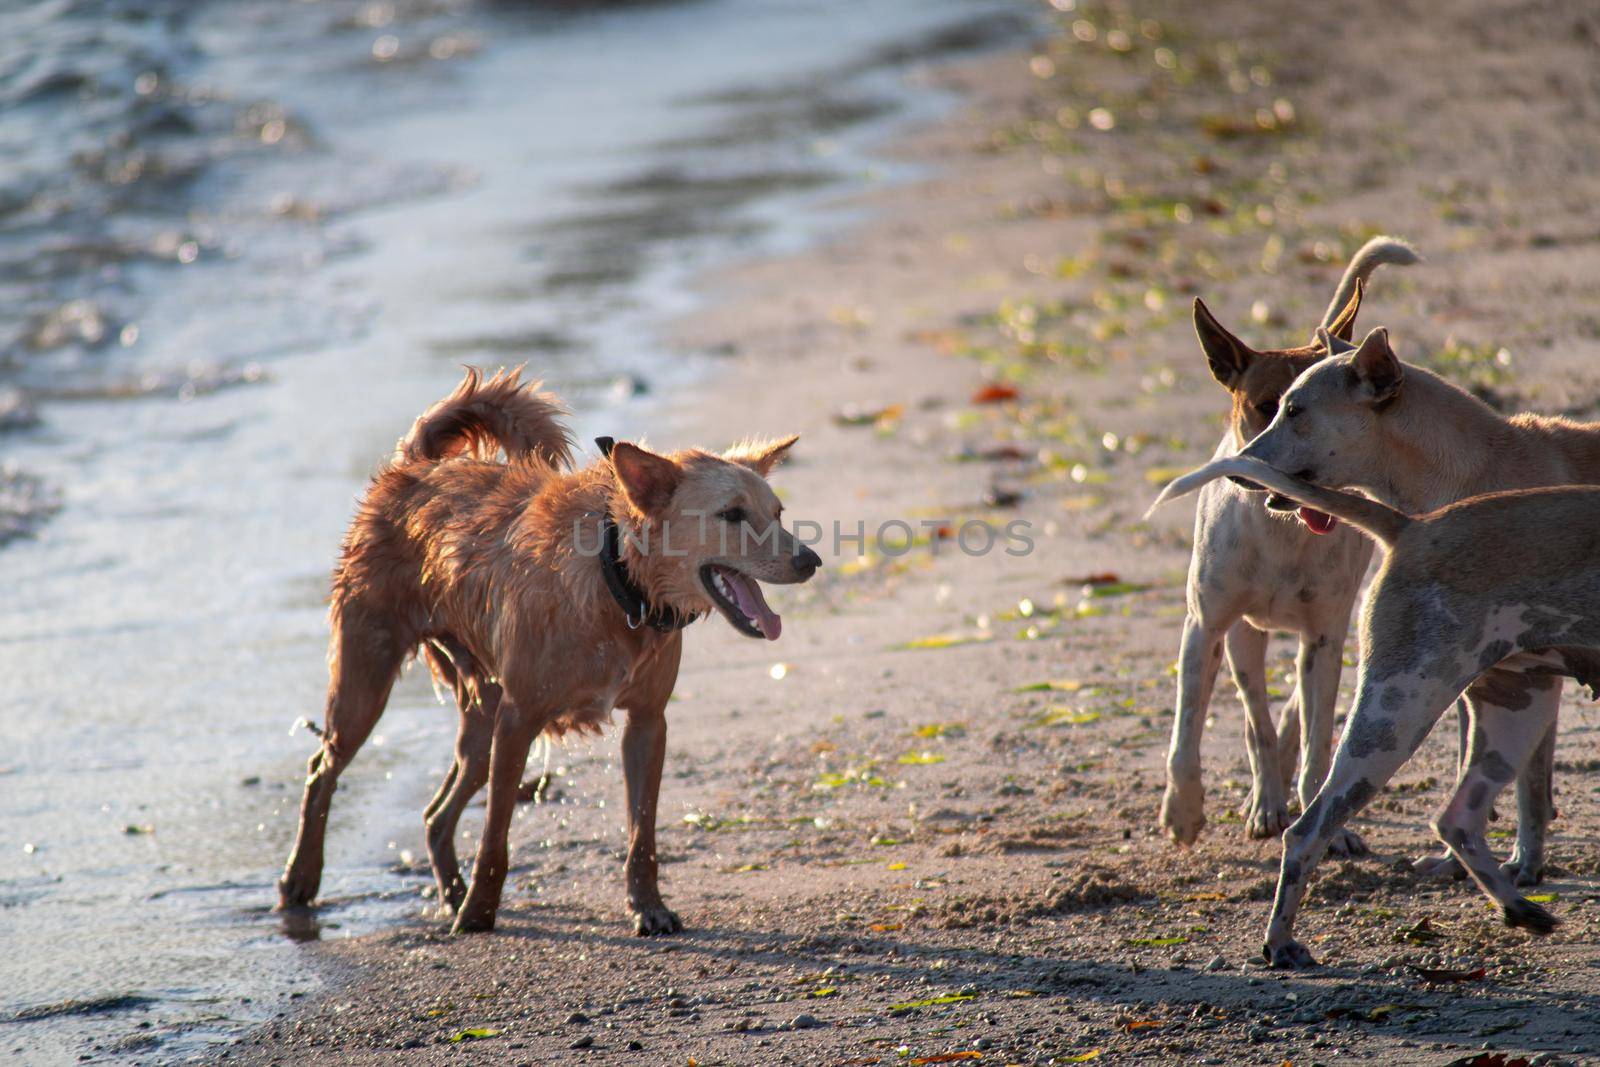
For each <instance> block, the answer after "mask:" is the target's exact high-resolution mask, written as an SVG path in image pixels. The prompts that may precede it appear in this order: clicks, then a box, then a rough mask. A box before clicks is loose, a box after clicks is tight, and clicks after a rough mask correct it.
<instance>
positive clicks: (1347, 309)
mask: <svg viewBox="0 0 1600 1067" xmlns="http://www.w3.org/2000/svg"><path fill="white" fill-rule="evenodd" d="M1366 292H1367V283H1366V282H1364V281H1362V280H1361V279H1360V278H1357V279H1356V287H1355V289H1354V290H1352V291H1351V293H1350V299H1349V301H1348V302H1347V303H1346V304H1345V306H1344V309H1343V310H1341V311H1340V312H1339V314H1337V315H1335V316H1334V319H1333V321H1332V322H1330V323H1328V332H1329V333H1331V334H1333V336H1335V337H1337V338H1338V339H1339V340H1341V341H1348V340H1350V338H1351V337H1352V336H1354V331H1355V328H1356V312H1358V311H1360V310H1361V298H1362V297H1363V296H1365V295H1366Z"/></svg>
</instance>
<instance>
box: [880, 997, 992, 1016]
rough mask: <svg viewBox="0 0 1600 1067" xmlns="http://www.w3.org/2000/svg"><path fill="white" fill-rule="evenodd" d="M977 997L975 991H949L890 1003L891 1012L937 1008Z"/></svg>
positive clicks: (896, 1013)
mask: <svg viewBox="0 0 1600 1067" xmlns="http://www.w3.org/2000/svg"><path fill="white" fill-rule="evenodd" d="M976 997H977V994H975V993H949V994H946V995H945V996H942V997H929V998H928V999H927V1000H908V1001H906V1002H905V1003H904V1004H891V1005H889V1012H890V1014H892V1015H900V1014H902V1013H904V1012H908V1011H916V1010H917V1009H918V1008H937V1007H938V1006H939V1005H941V1004H960V1003H961V1002H962V1001H964V1000H974V999H976Z"/></svg>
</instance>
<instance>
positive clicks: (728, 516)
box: [717, 508, 744, 526]
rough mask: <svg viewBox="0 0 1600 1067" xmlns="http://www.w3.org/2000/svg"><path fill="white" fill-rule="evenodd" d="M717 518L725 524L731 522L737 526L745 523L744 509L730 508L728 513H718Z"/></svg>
mask: <svg viewBox="0 0 1600 1067" xmlns="http://www.w3.org/2000/svg"><path fill="white" fill-rule="evenodd" d="M717 518H719V519H721V520H722V521H723V522H731V523H733V524H734V525H735V526H739V525H742V524H743V523H744V508H729V509H728V510H727V511H719V512H717Z"/></svg>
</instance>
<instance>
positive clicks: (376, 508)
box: [279, 371, 820, 933]
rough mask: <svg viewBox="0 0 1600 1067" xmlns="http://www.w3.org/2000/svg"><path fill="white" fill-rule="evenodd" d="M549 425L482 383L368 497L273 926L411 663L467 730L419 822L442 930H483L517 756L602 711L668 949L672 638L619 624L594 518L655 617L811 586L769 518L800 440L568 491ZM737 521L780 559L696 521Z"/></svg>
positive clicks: (464, 391) (529, 394) (399, 453)
mask: <svg viewBox="0 0 1600 1067" xmlns="http://www.w3.org/2000/svg"><path fill="white" fill-rule="evenodd" d="M563 415H564V412H563V410H562V408H561V407H560V405H559V403H558V402H557V401H556V399H555V398H554V397H552V396H550V395H548V394H542V393H538V392H536V385H526V384H523V383H522V382H521V381H520V378H519V374H518V372H511V373H509V374H508V373H501V374H497V375H495V376H494V377H492V378H489V379H487V380H485V379H484V378H483V377H482V376H481V375H480V374H479V373H478V372H477V371H470V372H469V373H468V374H467V376H466V378H465V380H464V381H463V382H462V383H461V385H460V386H459V387H458V388H457V389H456V390H455V391H454V392H453V393H452V394H451V395H450V396H449V397H447V398H445V399H444V400H443V401H441V402H439V403H438V404H436V405H434V406H433V407H432V408H430V409H429V410H428V412H426V413H425V414H424V415H423V416H422V417H421V418H419V419H418V420H417V423H416V425H415V426H413V428H412V430H411V432H410V434H409V435H407V437H406V438H405V439H403V440H402V441H401V442H400V445H399V447H398V449H397V450H396V454H395V456H394V458H393V459H392V460H391V462H389V463H388V464H387V465H386V466H385V467H384V468H383V469H382V470H380V471H379V472H378V473H377V475H376V476H374V478H373V480H372V484H371V486H370V487H369V488H368V490H367V493H366V495H365V496H364V497H363V499H362V501H361V503H360V506H359V508H358V509H357V513H356V516H355V518H354V520H353V521H352V522H351V524H350V528H349V531H348V533H347V534H346V536H345V540H344V546H343V552H342V554H341V556H340V559H339V563H338V566H337V568H336V569H335V572H334V578H333V590H332V603H331V607H330V610H329V622H330V627H331V630H332V636H331V642H330V646H329V653H328V664H329V672H330V682H329V692H328V703H327V710H326V725H325V729H324V731H323V734H322V745H321V747H320V749H319V751H318V752H317V753H316V755H314V756H313V757H312V759H311V763H310V767H309V772H308V776H307V781H306V791H305V797H304V801H303V804H302V811H301V821H300V828H299V834H298V837H297V840H296V842H295V846H294V850H293V852H292V853H291V855H290V858H289V862H288V865H287V867H286V869H285V872H284V876H283V878H282V880H281V881H280V882H279V898H280V906H282V907H284V908H297V907H305V906H309V905H310V904H311V902H312V901H313V900H314V899H315V897H316V894H317V890H318V887H319V885H320V881H321V874H322V865H323V839H324V834H325V829H326V823H327V817H328V808H329V804H330V803H331V799H332V794H333V790H334V787H335V783H336V781H337V778H338V775H339V772H340V771H341V770H342V769H343V768H344V767H345V766H346V765H347V764H348V763H349V761H350V760H351V759H352V758H353V757H354V756H355V754H356V751H357V750H358V749H359V748H360V747H361V745H362V743H363V742H364V741H365V740H366V739H367V737H368V735H369V734H370V733H371V731H372V728H373V727H374V726H375V725H376V723H377V721H378V718H379V716H380V715H381V714H382V712H383V708H384V705H385V703H386V702H387V700H388V695H389V691H390V688H391V686H392V685H393V683H394V680H395V678H396V677H397V676H398V674H399V672H400V669H401V667H402V665H403V664H404V662H405V661H406V660H407V659H408V658H409V657H410V656H411V655H413V654H414V653H417V652H418V651H420V652H421V653H422V655H423V656H424V658H425V660H426V662H427V663H428V666H429V668H430V670H431V671H432V672H433V674H434V676H435V678H436V679H437V680H438V681H439V682H440V683H441V684H442V685H443V686H445V687H446V688H448V689H449V690H450V691H451V692H452V693H453V694H454V695H455V697H456V702H457V706H458V709H459V711H460V714H461V726H460V731H459V734H458V738H457V745H456V760H455V763H454V765H453V766H452V768H451V771H450V773H449V776H448V777H447V779H446V781H445V782H444V784H443V785H442V786H441V787H440V790H439V792H438V794H437V795H436V796H435V797H434V800H433V802H432V803H431V804H430V805H429V806H428V812H427V826H428V846H429V855H430V859H431V861H432V863H433V868H434V875H435V878H436V879H437V881H438V887H439V892H440V899H441V901H442V902H443V903H444V904H445V905H446V906H447V907H448V908H450V909H451V910H453V911H454V912H455V928H456V930H457V931H469V930H487V929H492V928H493V925H494V921H495V915H496V912H497V910H498V906H499V901H500V894H501V889H502V886H503V883H504V880H505V876H506V870H507V867H508V862H509V857H508V853H507V844H506V835H507V831H508V829H509V825H510V821H511V815H512V812H513V808H514V804H515V798H516V792H517V787H518V784H519V782H520V779H521V775H522V771H523V765H524V763H525V761H526V758H527V754H528V749H529V746H530V745H531V743H532V742H533V741H534V739H535V738H536V737H538V736H539V735H541V734H545V735H553V736H560V735H562V734H565V733H569V732H574V731H576V732H595V731H598V730H599V729H600V727H601V726H602V725H603V724H605V723H606V722H608V721H609V720H610V718H611V715H612V712H613V709H620V710H623V711H624V712H626V714H627V719H626V722H625V725H624V729H623V744H622V749H623V753H622V754H623V760H622V762H623V769H624V774H625V778H626V784H627V790H628V798H629V823H630V844H629V851H628V858H627V864H626V874H627V882H628V897H629V906H630V909H631V911H632V912H633V914H634V919H635V925H636V929H637V931H638V932H639V933H662V932H670V931H672V930H675V929H677V928H678V919H677V917H676V916H675V915H673V914H672V913H671V912H670V911H669V910H668V909H667V908H666V907H665V905H664V904H663V903H662V901H661V897H660V894H659V891H658V889H657V885H656V858H655V808H656V794H657V792H658V790H659V787H660V779H661V765H662V758H663V754H664V751H665V744H666V719H665V709H666V704H667V701H668V699H669V698H670V696H671V694H672V689H673V685H674V683H675V681H676V678H677V671H678V662H679V656H680V653H681V650H682V631H672V632H666V633H663V632H659V631H657V630H655V629H653V628H651V627H650V626H648V625H642V626H637V627H636V628H635V627H633V626H630V625H629V622H628V620H627V618H626V616H625V615H624V612H623V611H622V609H621V608H620V606H619V605H618V604H617V602H616V600H615V599H614V598H613V596H612V595H611V593H610V591H609V589H608V588H607V586H606V584H605V581H604V578H603V576H602V572H601V568H600V564H599V561H598V560H597V559H596V558H595V554H596V552H597V551H598V546H599V543H600V542H599V538H600V533H599V528H600V523H601V520H602V517H605V516H609V517H610V518H611V519H612V521H614V522H615V523H616V524H617V525H618V527H619V529H620V530H621V531H623V533H624V536H623V537H622V542H621V543H622V550H621V555H622V559H623V562H624V564H625V565H626V567H627V569H628V572H629V574H630V576H631V578H632V579H633V581H634V582H635V583H636V584H637V585H638V586H639V587H640V588H641V589H642V590H643V591H644V592H645V594H646V596H647V599H648V600H649V601H650V603H651V604H652V605H655V606H670V607H673V608H676V609H678V610H679V611H680V612H684V613H713V611H714V603H713V601H712V600H711V598H710V597H709V595H708V594H707V591H706V589H705V587H704V584H703V581H702V579H701V577H700V568H701V566H702V565H703V564H706V563H708V562H716V563H719V564H721V565H723V566H727V567H729V568H731V569H734V570H737V571H740V572H742V573H743V574H746V575H748V576H750V577H752V578H754V579H757V580H759V581H763V582H778V583H792V582H799V581H804V580H806V579H807V578H809V577H810V576H811V574H812V573H813V572H814V571H815V569H816V566H817V565H818V564H819V563H820V560H818V559H817V557H816V555H815V553H813V552H811V551H810V549H808V548H806V547H805V546H803V545H800V544H799V543H798V542H797V541H796V540H795V539H794V537H793V535H792V534H790V533H789V531H787V530H784V529H783V528H782V527H781V525H779V517H780V514H781V511H782V507H781V505H780V504H779V503H778V500H777V497H776V496H775V495H774V494H773V492H772V489H771V488H770V486H768V484H767V482H766V478H765V476H766V474H767V473H768V472H769V471H770V470H771V469H772V467H773V466H774V465H775V464H776V463H777V462H778V461H779V460H781V459H782V457H783V456H784V455H785V454H786V453H787V451H788V449H789V448H790V446H792V445H793V444H794V441H795V439H794V438H792V437H791V438H788V439H785V440H783V441H778V442H774V443H767V444H755V443H751V444H747V445H744V446H741V447H739V448H738V449H735V450H734V451H732V452H730V453H728V454H727V455H715V454H713V453H710V452H705V451H700V450H689V451H684V452H678V453H674V454H672V455H658V454H656V453H653V452H650V451H648V450H646V449H644V448H642V447H640V446H637V445H633V444H630V443H627V442H623V443H619V444H617V445H616V446H615V447H614V448H613V450H612V453H611V458H610V459H609V460H600V461H598V462H595V463H592V464H591V465H589V466H587V467H585V468H582V469H579V470H571V469H569V465H570V459H571V441H570V439H569V437H568V435H567V431H566V428H565V426H564V424H563V421H562V417H563ZM496 453H503V454H504V459H503V460H502V459H497V458H494V457H495V455H496ZM730 507H738V508H742V509H743V510H744V511H745V512H746V513H747V514H748V516H749V522H750V523H751V524H752V525H753V526H755V527H756V528H758V529H772V530H775V531H776V533H775V535H774V537H773V539H772V540H769V541H768V542H765V543H757V544H755V545H751V544H750V543H749V542H748V541H747V540H746V539H742V538H739V537H732V538H728V537H726V536H725V533H726V531H724V530H722V529H721V528H720V527H719V526H718V522H719V520H717V519H715V518H711V519H709V521H708V522H702V521H700V520H699V519H698V518H695V517H693V516H695V515H696V513H699V514H701V515H704V516H714V515H715V514H716V513H718V512H721V511H723V510H725V509H727V508H730ZM669 528H670V536H671V546H670V547H671V554H669V553H668V552H667V551H666V546H665V544H664V543H663V538H664V537H665V536H666V532H667V531H668V529H669ZM730 549H731V550H730ZM485 783H487V784H488V786H489V802H488V805H489V806H488V815H487V818H486V823H485V828H484V833H483V836H482V840H481V844H480V847H479V850H478V855H477V860H476V863H475V866H474V870H473V876H472V881H471V883H470V886H469V885H468V883H466V882H465V881H464V880H463V879H462V877H461V875H460V871H459V868H458V865H457V863H456V858H455V852H454V844H453V841H454V835H455V829H456V822H457V820H458V819H459V818H460V815H461V812H462V810H463V809H464V808H465V807H466V804H467V802H468V801H469V800H470V799H471V798H472V796H473V795H474V794H475V793H476V792H477V791H478V790H479V789H481V788H483V786H484V784H485Z"/></svg>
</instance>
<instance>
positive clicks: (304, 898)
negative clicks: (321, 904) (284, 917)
mask: <svg viewBox="0 0 1600 1067" xmlns="http://www.w3.org/2000/svg"><path fill="white" fill-rule="evenodd" d="M316 897H317V880H314V879H306V878H302V877H299V876H298V875H295V874H286V875H284V876H283V877H282V878H280V879H278V910H279V911H309V910H310V909H311V904H312V902H313V901H314V900H316Z"/></svg>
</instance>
